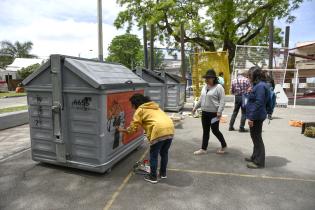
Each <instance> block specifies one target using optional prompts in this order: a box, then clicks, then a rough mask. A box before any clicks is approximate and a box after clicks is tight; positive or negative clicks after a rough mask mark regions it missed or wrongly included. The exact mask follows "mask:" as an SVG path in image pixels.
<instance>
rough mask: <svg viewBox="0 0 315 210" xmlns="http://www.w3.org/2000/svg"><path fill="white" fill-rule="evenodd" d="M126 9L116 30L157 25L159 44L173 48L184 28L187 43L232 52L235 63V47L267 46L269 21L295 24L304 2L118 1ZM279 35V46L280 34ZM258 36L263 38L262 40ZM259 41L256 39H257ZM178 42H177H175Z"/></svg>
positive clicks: (118, 19)
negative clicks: (285, 21)
mask: <svg viewBox="0 0 315 210" xmlns="http://www.w3.org/2000/svg"><path fill="white" fill-rule="evenodd" d="M117 2H118V3H119V4H120V5H121V6H124V8H125V10H124V11H121V12H120V13H119V14H118V16H117V18H116V20H115V23H114V24H115V26H116V27H117V28H123V27H124V25H125V24H127V25H128V28H127V29H128V30H130V29H131V27H132V25H133V23H134V22H136V23H137V26H138V27H142V26H143V25H144V24H155V25H156V26H157V34H159V40H160V41H162V42H165V43H166V44H168V45H169V46H171V47H174V45H176V42H177V43H178V42H179V41H180V25H181V24H184V27H185V36H184V41H185V42H186V43H192V44H194V45H199V46H201V47H202V48H204V49H205V50H209V51H215V50H216V47H215V44H216V45H218V46H223V49H224V50H228V51H229V60H230V61H232V59H233V56H234V52H235V45H245V44H249V43H250V42H251V41H252V42H256V43H265V38H264V37H265V36H264V35H261V34H264V33H265V31H266V30H268V22H269V20H270V19H276V18H278V19H281V18H286V20H287V21H288V22H292V21H293V20H294V17H293V16H291V15H290V13H291V12H292V11H293V10H295V9H297V8H298V7H299V5H300V4H301V3H302V2H303V0H292V1H288V0H255V1H252V0H240V1H233V0H222V1H216V0H159V1H153V0H147V1H140V0H117ZM275 32H276V35H277V36H276V42H279V40H278V35H279V33H277V32H278V31H277V30H275ZM259 35H261V36H260V37H259ZM255 38H256V39H255ZM174 41H176V42H174Z"/></svg>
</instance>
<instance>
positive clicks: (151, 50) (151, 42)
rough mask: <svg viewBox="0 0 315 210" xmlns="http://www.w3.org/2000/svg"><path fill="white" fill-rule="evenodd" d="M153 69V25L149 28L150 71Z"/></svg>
mask: <svg viewBox="0 0 315 210" xmlns="http://www.w3.org/2000/svg"><path fill="white" fill-rule="evenodd" d="M153 69H154V25H153V24H152V25H151V28H150V70H153Z"/></svg>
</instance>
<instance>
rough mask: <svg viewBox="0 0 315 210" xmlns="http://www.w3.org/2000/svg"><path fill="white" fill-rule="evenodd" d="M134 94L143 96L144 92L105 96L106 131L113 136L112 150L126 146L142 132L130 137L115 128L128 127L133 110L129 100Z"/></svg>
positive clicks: (140, 131)
mask: <svg viewBox="0 0 315 210" xmlns="http://www.w3.org/2000/svg"><path fill="white" fill-rule="evenodd" d="M135 93H141V94H143V93H144V91H143V90H140V91H129V92H124V93H113V94H109V95H108V96H107V131H108V132H109V133H110V134H111V135H112V136H113V149H116V148H118V147H119V146H120V145H125V144H128V143H129V142H131V141H132V140H134V139H136V138H137V137H139V136H140V135H141V134H142V130H139V131H138V132H136V133H134V134H131V135H123V134H121V133H119V132H118V131H117V129H116V127H117V126H120V127H128V126H129V125H130V122H131V120H132V117H133V113H134V110H133V109H132V107H131V105H130V102H129V98H130V97H131V96H132V95H133V94H135ZM120 142H121V144H120Z"/></svg>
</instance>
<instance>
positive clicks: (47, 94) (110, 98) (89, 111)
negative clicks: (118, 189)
mask: <svg viewBox="0 0 315 210" xmlns="http://www.w3.org/2000/svg"><path fill="white" fill-rule="evenodd" d="M23 84H24V85H25V87H26V90H27V102H28V109H29V121H30V122H29V124H30V136H31V151H32V159H33V160H35V161H41V162H47V163H52V164H56V165H62V166H67V167H73V168H79V169H84V170H89V171H95V172H100V173H103V172H105V171H107V170H109V169H110V168H111V167H112V166H113V164H115V163H116V162H118V161H119V160H120V159H122V158H123V157H124V156H126V155H127V154H128V153H130V152H131V151H133V150H134V149H135V148H137V147H138V146H139V145H141V144H142V142H143V138H144V137H143V131H142V130H139V131H138V132H137V133H135V134H133V135H123V134H121V133H119V132H118V131H117V130H116V129H115V128H116V126H128V125H129V123H130V121H131V119H132V116H133V112H134V111H133V109H132V108H131V105H130V103H129V98H130V96H132V95H133V94H134V93H142V94H143V93H144V88H145V87H146V86H147V83H146V82H145V81H144V80H142V79H141V78H139V77H138V76H137V75H135V74H134V73H133V72H132V71H131V70H129V69H128V68H126V67H124V66H122V65H118V64H110V63H102V62H98V61H95V60H87V59H80V58H74V57H68V56H61V55H52V56H51V57H50V59H49V61H48V62H46V63H45V64H44V65H42V66H41V67H40V68H39V70H37V71H36V72H35V73H33V74H32V75H30V76H29V77H27V78H26V79H25V80H24V81H23Z"/></svg>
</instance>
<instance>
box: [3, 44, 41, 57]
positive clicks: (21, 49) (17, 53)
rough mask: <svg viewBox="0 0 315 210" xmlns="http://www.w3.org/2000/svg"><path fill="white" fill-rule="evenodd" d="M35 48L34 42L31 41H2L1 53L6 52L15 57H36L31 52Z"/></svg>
mask: <svg viewBox="0 0 315 210" xmlns="http://www.w3.org/2000/svg"><path fill="white" fill-rule="evenodd" d="M32 48H33V43H32V42H30V41H27V42H23V43H21V42H19V41H16V42H15V43H14V44H13V43H11V42H10V41H2V42H1V49H0V54H5V55H7V56H10V57H13V58H34V57H37V56H35V55H32V54H30V52H31V50H32Z"/></svg>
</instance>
